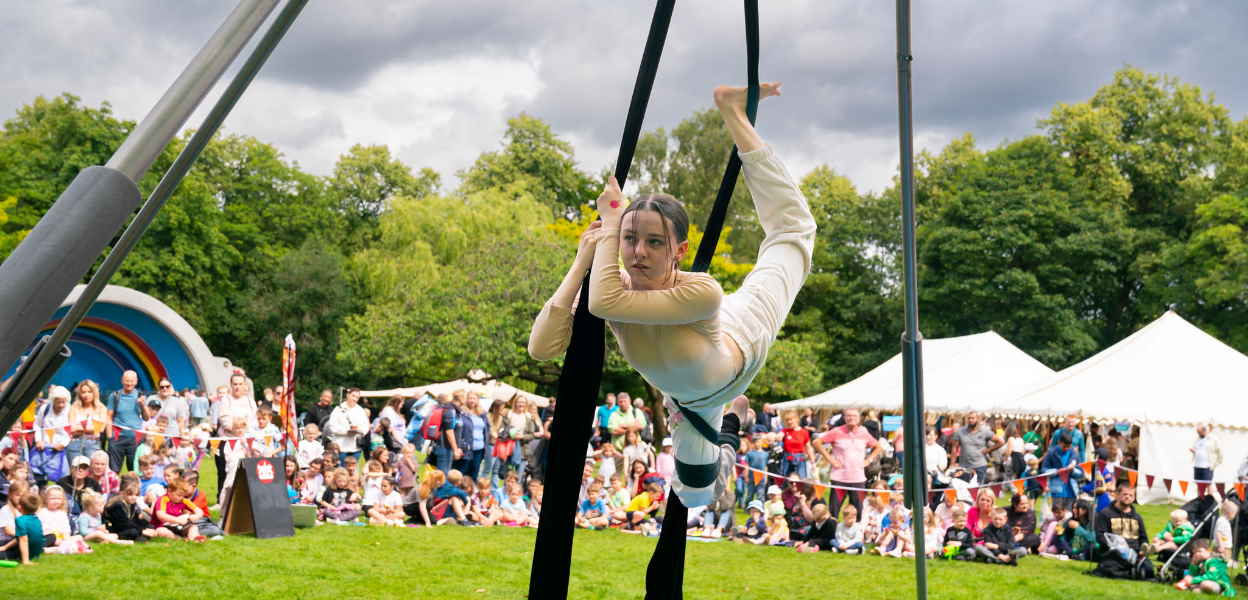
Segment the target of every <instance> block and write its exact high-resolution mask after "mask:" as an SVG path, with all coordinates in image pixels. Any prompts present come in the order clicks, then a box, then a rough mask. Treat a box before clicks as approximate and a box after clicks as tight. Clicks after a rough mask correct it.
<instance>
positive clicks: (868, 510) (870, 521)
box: [849, 481, 888, 544]
mask: <svg viewBox="0 0 1248 600" xmlns="http://www.w3.org/2000/svg"><path fill="white" fill-rule="evenodd" d="M887 489H888V487H887V486H886V485H885V484H884V482H883V481H876V482H875V483H873V484H871V491H870V492H868V493H867V499H866V501H865V502H863V503H862V515H861V517H862V518H861V521H862V526H863V538H864V539H865V540H866V542H865V543H867V544H874V543H875V540H876V538H878V537H879V536H880V532H881V531H882V530H883V524H884V517H886V516H888V500H887V495H886V494H884V493H881V492H884V491H886V490H887ZM849 493H854V492H852V491H851V492H849Z"/></svg>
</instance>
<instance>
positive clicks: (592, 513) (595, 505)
mask: <svg viewBox="0 0 1248 600" xmlns="http://www.w3.org/2000/svg"><path fill="white" fill-rule="evenodd" d="M601 494H602V488H600V487H598V486H597V485H593V486H590V488H589V490H588V491H586V493H585V499H584V500H582V501H581V504H580V506H578V507H577V510H576V526H577V527H580V528H583V529H604V528H606V527H607V526H608V525H610V522H611V519H610V517H609V516H608V513H607V503H606V502H604V501H603V499H602V496H601Z"/></svg>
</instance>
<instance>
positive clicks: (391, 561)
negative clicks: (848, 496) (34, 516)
mask: <svg viewBox="0 0 1248 600" xmlns="http://www.w3.org/2000/svg"><path fill="white" fill-rule="evenodd" d="M208 466H209V469H211V464H209V465H208ZM204 475H205V477H204V479H205V483H206V484H208V486H209V487H210V486H211V484H212V483H213V482H214V480H215V476H214V475H213V474H212V473H211V472H206V473H205V474H204ZM1169 510H1170V508H1169V507H1165V506H1160V507H1156V506H1146V507H1142V512H1143V514H1144V515H1145V518H1146V520H1147V522H1148V527H1149V531H1150V532H1153V531H1156V530H1157V528H1159V527H1160V525H1161V524H1162V523H1163V522H1164V520H1165V518H1166V514H1167V513H1168V511H1169ZM533 535H534V530H531V529H511V528H502V527H494V528H490V529H485V528H461V527H457V526H444V527H436V528H419V529H417V528H403V529H399V528H384V529H383V528H370V527H349V526H334V525H324V526H320V527H316V528H313V529H300V530H297V532H296V535H295V537H292V538H283V539H272V540H256V539H253V538H251V537H246V536H240V537H227V538H226V539H224V540H222V541H218V542H209V543H205V544H189V543H185V542H167V541H157V542H149V543H147V544H143V545H139V546H134V547H128V548H127V547H118V546H104V545H97V546H96V551H95V552H94V553H93V554H91V555H88V556H45V557H43V558H41V559H40V560H39V561H38V563H37V564H36V565H34V566H32V567H21V568H17V569H11V570H10V569H5V570H3V571H0V582H2V584H0V590H3V594H4V596H6V597H9V598H57V599H71V598H113V597H119V598H120V597H124V598H127V599H132V600H138V599H144V598H245V599H247V600H260V599H265V598H273V599H280V600H294V599H299V598H325V599H333V600H342V599H343V598H412V597H425V598H521V597H524V596H525V594H526V593H527V590H528V576H529V565H530V561H531V559H532V552H533ZM653 548H654V539H651V538H642V537H638V536H633V535H626V534H622V533H619V532H616V531H578V532H577V534H576V552H575V558H574V560H573V566H572V573H573V579H572V583H571V590H572V592H571V594H570V597H573V598H641V597H642V595H643V589H642V585H643V576H644V570H645V566H646V562H647V561H648V560H649V557H650V553H651V551H652V550H653ZM928 565H929V568H928V576H929V584H930V585H929V597H930V598H933V599H962V598H966V599H975V600H980V599H982V598H994V599H996V598H1002V599H1005V598H1060V599H1063V600H1067V599H1080V600H1082V599H1093V598H1114V599H1121V598H1133V599H1135V598H1141V599H1147V598H1175V597H1178V596H1179V593H1178V592H1176V591H1174V590H1173V589H1171V588H1170V587H1168V586H1163V585H1159V584H1155V583H1137V582H1127V581H1109V580H1104V579H1099V578H1096V577H1090V576H1086V575H1083V574H1082V572H1083V571H1084V570H1087V569H1088V568H1090V565H1088V564H1087V563H1076V562H1058V561H1053V560H1047V559H1042V558H1038V557H1030V558H1027V559H1024V560H1023V564H1022V565H1021V566H1019V567H1003V566H990V565H983V564H970V563H960V562H959V563H949V562H938V561H929V562H928ZM685 590H686V592H687V594H688V597H690V598H749V599H756V598H776V599H781V598H783V599H797V598H823V597H829V596H833V597H851V598H871V599H874V598H881V599H883V598H889V599H892V598H907V597H909V598H913V597H914V562H913V561H912V560H906V559H885V558H879V557H870V556H840V555H831V554H829V553H819V554H814V555H811V554H803V555H798V554H797V553H795V552H793V550H792V549H789V548H760V547H756V546H750V547H747V546H742V545H737V544H732V543H727V542H715V543H698V542H693V541H691V542H689V547H688V563H687V566H686V571H685Z"/></svg>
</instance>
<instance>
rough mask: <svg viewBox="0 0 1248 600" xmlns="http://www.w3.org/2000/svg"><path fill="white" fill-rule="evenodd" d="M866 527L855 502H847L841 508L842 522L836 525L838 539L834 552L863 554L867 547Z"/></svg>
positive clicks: (834, 545)
mask: <svg viewBox="0 0 1248 600" xmlns="http://www.w3.org/2000/svg"><path fill="white" fill-rule="evenodd" d="M865 531H866V527H865V526H864V525H863V524H862V521H859V520H858V509H857V508H854V505H853V504H848V503H847V504H845V507H844V508H842V509H841V522H840V523H838V524H837V526H836V541H835V542H834V543H833V546H832V551H833V552H842V553H845V554H862V549H863V548H864V547H865V546H864V544H865V542H864V540H863V535H864V532H865Z"/></svg>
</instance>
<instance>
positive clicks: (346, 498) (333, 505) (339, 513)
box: [319, 468, 360, 525]
mask: <svg viewBox="0 0 1248 600" xmlns="http://www.w3.org/2000/svg"><path fill="white" fill-rule="evenodd" d="M359 502H360V495H359V494H357V493H355V491H353V490H352V489H351V476H350V474H348V473H347V470H346V469H341V468H340V469H335V470H334V473H333V485H330V486H326V488H325V493H324V494H322V495H321V499H320V502H319V504H320V507H321V511H320V512H321V518H322V519H324V520H325V521H326V522H327V523H335V524H338V525H344V524H346V523H347V522H348V521H353V520H355V518H356V517H358V516H360V504H359Z"/></svg>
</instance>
